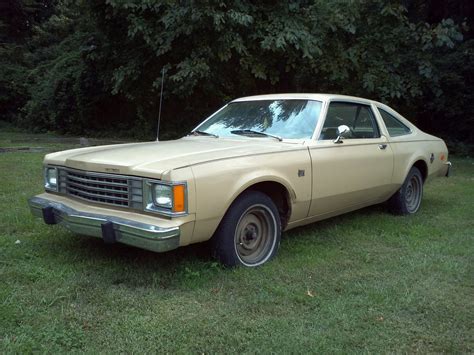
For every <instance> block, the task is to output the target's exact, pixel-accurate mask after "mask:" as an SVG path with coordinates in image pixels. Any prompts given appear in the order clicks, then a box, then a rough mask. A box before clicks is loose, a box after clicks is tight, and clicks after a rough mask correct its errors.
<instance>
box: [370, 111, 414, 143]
mask: <svg viewBox="0 0 474 355" xmlns="http://www.w3.org/2000/svg"><path fill="white" fill-rule="evenodd" d="M378 109H379V112H380V116H382V119H383V122H384V123H385V127H387V131H388V134H390V136H391V137H396V136H403V135H405V134H409V133H410V132H411V130H410V128H408V127H407V126H405V125H404V124H403V123H401V122H400V121H399V120H398V119H397V118H395V117H394V116H393V115H391V114H389V113H388V112H387V111H385V110H384V109H381V108H378Z"/></svg>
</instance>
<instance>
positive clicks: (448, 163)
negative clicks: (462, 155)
mask: <svg viewBox="0 0 474 355" xmlns="http://www.w3.org/2000/svg"><path fill="white" fill-rule="evenodd" d="M444 164H446V165H447V166H448V170H446V175H445V176H446V177H450V176H451V167H452V166H453V164H451V162H450V161H448V162H446V163H444Z"/></svg>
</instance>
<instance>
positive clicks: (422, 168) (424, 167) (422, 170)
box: [407, 159, 428, 182]
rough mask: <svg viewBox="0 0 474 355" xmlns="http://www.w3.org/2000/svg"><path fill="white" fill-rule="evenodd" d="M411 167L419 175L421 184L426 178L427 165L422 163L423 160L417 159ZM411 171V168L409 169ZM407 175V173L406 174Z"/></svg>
mask: <svg viewBox="0 0 474 355" xmlns="http://www.w3.org/2000/svg"><path fill="white" fill-rule="evenodd" d="M412 167H416V168H417V169H418V170H419V171H420V173H421V177H422V178H423V182H425V181H426V178H427V177H428V164H426V162H425V161H424V159H418V160H416V161H415V162H414V163H413V164H412ZM410 169H411V168H410ZM407 174H408V173H407Z"/></svg>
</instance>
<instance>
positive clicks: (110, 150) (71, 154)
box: [44, 137, 301, 179]
mask: <svg viewBox="0 0 474 355" xmlns="http://www.w3.org/2000/svg"><path fill="white" fill-rule="evenodd" d="M294 149H301V145H300V144H290V143H285V142H277V141H275V140H272V139H267V138H252V139H227V138H226V139H221V138H218V139H216V138H212V137H184V138H181V139H178V140H173V141H161V142H146V143H128V144H116V145H108V146H98V147H88V148H79V149H72V150H66V151H62V152H56V153H51V154H48V155H46V157H45V161H44V163H45V164H51V165H61V166H66V167H69V168H74V169H80V170H87V171H96V172H104V173H115V174H124V175H135V176H147V177H152V178H158V179H160V178H161V176H162V174H163V173H165V172H166V171H169V170H173V169H179V168H182V167H186V166H191V165H195V164H200V163H204V162H208V161H213V160H219V159H228V158H233V157H240V156H246V155H254V154H265V153H272V152H277V151H278V152H281V151H286V150H294Z"/></svg>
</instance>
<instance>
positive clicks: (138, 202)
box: [59, 169, 143, 208]
mask: <svg viewBox="0 0 474 355" xmlns="http://www.w3.org/2000/svg"><path fill="white" fill-rule="evenodd" d="M59 179H60V192H63V193H66V194H68V195H71V196H74V197H77V198H80V199H84V200H88V201H92V202H96V203H104V204H108V205H114V206H119V207H131V208H140V207H141V206H142V201H143V199H142V188H141V181H140V180H138V179H133V178H129V177H126V176H119V175H112V174H100V173H92V172H84V171H80V170H72V169H60V172H59Z"/></svg>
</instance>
